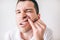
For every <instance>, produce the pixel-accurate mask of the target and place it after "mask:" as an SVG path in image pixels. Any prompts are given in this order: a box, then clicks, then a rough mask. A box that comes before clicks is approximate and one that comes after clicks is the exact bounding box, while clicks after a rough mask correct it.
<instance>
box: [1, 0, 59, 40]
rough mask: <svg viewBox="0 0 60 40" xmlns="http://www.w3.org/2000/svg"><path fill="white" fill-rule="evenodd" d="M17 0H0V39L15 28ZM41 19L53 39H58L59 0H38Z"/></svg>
mask: <svg viewBox="0 0 60 40" xmlns="http://www.w3.org/2000/svg"><path fill="white" fill-rule="evenodd" d="M16 1H17V0H0V40H3V39H4V35H5V33H6V32H7V31H9V30H13V29H15V28H16V22H15V6H16ZM38 4H39V9H40V14H41V19H42V20H43V21H44V22H45V23H46V25H47V27H49V28H50V29H51V30H52V31H53V36H54V40H60V0H38Z"/></svg>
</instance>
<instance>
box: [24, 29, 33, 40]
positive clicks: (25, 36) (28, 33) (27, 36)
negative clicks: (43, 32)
mask: <svg viewBox="0 0 60 40" xmlns="http://www.w3.org/2000/svg"><path fill="white" fill-rule="evenodd" d="M23 36H24V38H28V39H31V37H32V30H29V31H27V32H25V33H23Z"/></svg>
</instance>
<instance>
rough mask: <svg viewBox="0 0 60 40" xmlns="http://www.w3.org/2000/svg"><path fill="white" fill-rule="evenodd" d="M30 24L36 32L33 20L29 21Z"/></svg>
mask: <svg viewBox="0 0 60 40" xmlns="http://www.w3.org/2000/svg"><path fill="white" fill-rule="evenodd" d="M28 22H29V23H30V25H31V27H32V29H33V30H35V29H36V27H35V25H34V23H33V22H32V20H31V19H28Z"/></svg>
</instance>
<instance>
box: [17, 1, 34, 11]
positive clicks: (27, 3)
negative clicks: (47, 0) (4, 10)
mask: <svg viewBox="0 0 60 40" xmlns="http://www.w3.org/2000/svg"><path fill="white" fill-rule="evenodd" d="M29 8H32V9H33V8H34V3H33V2H32V1H20V2H19V3H18V4H17V6H16V10H18V9H29Z"/></svg>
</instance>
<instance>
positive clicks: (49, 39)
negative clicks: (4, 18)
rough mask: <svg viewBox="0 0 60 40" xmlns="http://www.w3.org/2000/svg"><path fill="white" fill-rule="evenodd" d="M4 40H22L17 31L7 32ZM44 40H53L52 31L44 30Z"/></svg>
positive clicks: (32, 39)
mask: <svg viewBox="0 0 60 40" xmlns="http://www.w3.org/2000/svg"><path fill="white" fill-rule="evenodd" d="M4 40H23V39H22V38H21V37H20V31H19V30H18V29H17V30H14V31H9V32H7V33H6V35H5V39H4ZM31 40H34V37H32V38H31ZM44 40H53V35H52V31H51V30H50V29H48V28H46V31H45V33H44Z"/></svg>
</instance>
